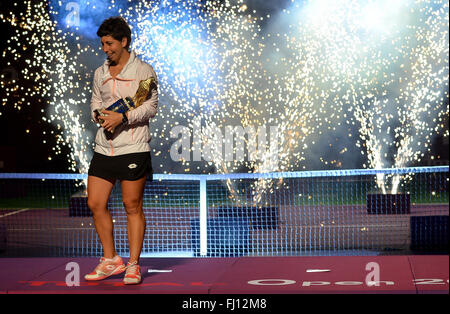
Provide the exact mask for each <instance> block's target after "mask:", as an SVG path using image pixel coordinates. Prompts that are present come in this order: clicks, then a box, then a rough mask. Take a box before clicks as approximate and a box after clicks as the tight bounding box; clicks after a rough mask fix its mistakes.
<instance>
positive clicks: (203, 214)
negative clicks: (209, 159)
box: [200, 178, 208, 256]
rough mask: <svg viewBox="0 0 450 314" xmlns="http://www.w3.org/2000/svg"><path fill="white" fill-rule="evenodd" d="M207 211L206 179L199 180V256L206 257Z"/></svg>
mask: <svg viewBox="0 0 450 314" xmlns="http://www.w3.org/2000/svg"><path fill="white" fill-rule="evenodd" d="M207 222H208V211H207V198H206V179H205V178H201V179H200V256H206V254H207V248H208V233H207V228H208V225H207Z"/></svg>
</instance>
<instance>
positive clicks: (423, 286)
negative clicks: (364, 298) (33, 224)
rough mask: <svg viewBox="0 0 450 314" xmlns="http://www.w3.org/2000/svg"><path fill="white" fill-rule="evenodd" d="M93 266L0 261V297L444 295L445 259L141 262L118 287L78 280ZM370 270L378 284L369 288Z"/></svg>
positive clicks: (90, 261) (92, 261) (112, 282)
mask: <svg viewBox="0 0 450 314" xmlns="http://www.w3.org/2000/svg"><path fill="white" fill-rule="evenodd" d="M69 263H77V264H76V265H78V266H79V274H80V276H79V277H80V281H79V286H68V285H67V284H66V278H67V279H68V282H69V283H71V282H73V283H75V284H76V278H77V272H76V268H73V267H69V266H72V265H75V264H69ZM97 263H98V259H97V258H1V259H0V293H8V294H15V293H64V294H72V293H82V294H101V293H108V294H111V293H133V294H305V293H313V294H318V293H326V294H335V293H346V294H353V293H384V294H391V293H401V294H421V293H438V294H448V293H449V283H448V279H449V275H448V273H449V257H448V255H433V256H428V255H413V256H336V257H334V256H333V257H329V256H321V257H240V258H143V259H141V267H142V274H143V282H142V284H140V285H137V286H125V285H123V283H122V279H123V274H121V275H117V276H114V277H111V278H108V279H106V280H103V281H98V282H86V281H84V279H83V276H84V274H86V273H89V272H91V271H92V270H93V268H94V267H95V266H96V264H97ZM370 263H372V264H370ZM373 263H376V264H373ZM66 267H67V270H66ZM377 269H379V281H380V282H378V285H370V283H367V281H371V280H372V281H373V280H376V278H377V277H375V276H376V273H375V271H376V270H377ZM149 270H150V272H149Z"/></svg>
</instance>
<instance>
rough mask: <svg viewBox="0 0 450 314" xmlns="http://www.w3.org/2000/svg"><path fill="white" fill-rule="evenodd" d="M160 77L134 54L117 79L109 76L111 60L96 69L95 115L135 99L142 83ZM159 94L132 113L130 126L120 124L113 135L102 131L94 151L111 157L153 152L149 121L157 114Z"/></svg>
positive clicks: (98, 133) (93, 88) (93, 102)
mask: <svg viewBox="0 0 450 314" xmlns="http://www.w3.org/2000/svg"><path fill="white" fill-rule="evenodd" d="M149 77H154V78H155V79H156V78H157V77H156V73H155V71H154V70H153V68H152V67H151V66H150V65H148V64H147V63H145V62H143V61H141V60H140V59H139V58H138V57H137V56H136V54H135V53H134V52H133V51H132V52H131V53H130V58H129V60H128V62H127V64H126V65H125V66H124V67H123V69H122V71H121V72H120V74H119V75H117V76H116V78H113V77H112V76H111V74H110V73H109V66H108V61H105V63H104V64H103V65H102V66H100V67H99V68H98V69H97V70H95V74H94V82H93V87H92V98H91V113H92V119H93V120H94V117H95V114H94V110H95V109H99V108H106V107H108V106H110V105H112V104H113V103H114V102H115V101H117V100H118V99H120V98H124V97H127V96H130V97H133V96H134V95H135V94H136V91H137V89H138V86H139V82H140V81H141V80H145V79H148V78H149ZM157 108H158V91H157V89H155V88H153V89H152V90H151V93H149V96H148V98H147V100H146V101H145V102H144V103H143V104H142V105H141V106H139V107H138V108H136V109H134V110H131V111H129V113H128V124H127V125H119V126H118V127H116V130H115V131H114V133H113V134H111V133H108V132H106V131H105V130H104V129H103V128H99V129H98V131H97V135H96V137H95V149H94V151H95V152H97V153H100V154H103V155H107V156H117V155H124V154H130V153H140V152H148V151H150V140H151V135H150V132H149V120H150V119H151V118H153V117H154V116H155V115H156V112H157ZM94 121H95V120H94Z"/></svg>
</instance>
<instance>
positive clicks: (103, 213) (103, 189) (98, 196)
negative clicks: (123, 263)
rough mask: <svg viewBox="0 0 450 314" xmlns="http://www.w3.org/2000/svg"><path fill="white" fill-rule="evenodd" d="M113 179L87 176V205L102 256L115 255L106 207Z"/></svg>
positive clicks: (110, 224) (108, 213)
mask: <svg viewBox="0 0 450 314" xmlns="http://www.w3.org/2000/svg"><path fill="white" fill-rule="evenodd" d="M114 184H115V181H114V180H105V179H102V178H99V177H94V176H88V206H89V208H90V209H91V211H92V214H93V217H94V224H95V229H96V230H97V234H98V236H99V238H100V241H101V242H102V246H103V253H104V257H106V258H113V257H114V256H116V255H117V253H116V249H115V246H114V226H113V221H112V217H111V214H110V212H109V211H108V209H107V205H108V198H109V195H110V194H111V191H112V189H113V187H114Z"/></svg>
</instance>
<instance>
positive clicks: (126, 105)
mask: <svg viewBox="0 0 450 314" xmlns="http://www.w3.org/2000/svg"><path fill="white" fill-rule="evenodd" d="M152 84H156V79H155V78H154V77H149V78H148V79H146V80H142V81H140V82H139V87H138V90H137V92H136V95H134V97H125V98H121V99H119V100H117V101H116V102H115V103H113V104H112V105H111V106H109V107H108V108H100V109H95V110H94V112H95V114H96V115H97V116H105V115H106V114H103V113H102V110H104V109H106V110H110V111H114V112H118V113H122V114H123V113H125V112H127V111H129V110H133V109H135V108H137V107H139V106H140V105H142V103H143V102H144V101H145V100H146V99H147V96H148V93H149V92H150V88H151V86H152ZM98 121H99V122H100V124H102V123H103V122H104V120H103V119H102V118H100V117H99V118H98ZM112 132H114V130H113V131H112Z"/></svg>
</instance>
